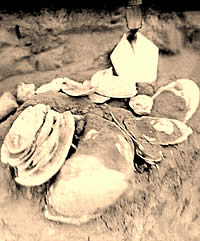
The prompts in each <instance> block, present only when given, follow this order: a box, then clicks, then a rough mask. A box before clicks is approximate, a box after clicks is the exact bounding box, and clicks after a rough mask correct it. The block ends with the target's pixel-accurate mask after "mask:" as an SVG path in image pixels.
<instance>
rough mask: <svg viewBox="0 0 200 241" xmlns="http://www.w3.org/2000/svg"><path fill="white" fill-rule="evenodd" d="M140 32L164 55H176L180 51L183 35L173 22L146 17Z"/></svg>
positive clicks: (155, 17)
mask: <svg viewBox="0 0 200 241" xmlns="http://www.w3.org/2000/svg"><path fill="white" fill-rule="evenodd" d="M140 31H141V33H143V34H144V35H145V36H146V37H147V38H149V39H150V40H151V41H153V42H154V43H155V44H156V45H157V46H158V48H159V49H160V50H161V51H163V52H164V53H169V54H177V53H179V52H180V51H181V49H182V46H183V35H182V33H181V31H179V30H178V29H177V27H176V23H175V22H174V21H173V20H170V19H169V20H168V21H166V20H164V19H159V18H158V17H157V16H153V17H148V16H147V18H146V21H145V22H144V24H143V27H142V28H141V30H140Z"/></svg>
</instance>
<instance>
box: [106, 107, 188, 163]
mask: <svg viewBox="0 0 200 241" xmlns="http://www.w3.org/2000/svg"><path fill="white" fill-rule="evenodd" d="M111 114H112V116H113V120H114V121H115V123H116V124H117V125H118V126H120V128H121V129H125V131H127V132H128V134H129V135H130V136H131V139H132V140H133V142H134V144H135V149H136V153H137V155H138V156H140V157H141V158H142V159H143V160H144V161H145V162H147V163H149V164H151V165H155V164H157V163H158V162H160V161H161V160H162V158H163V155H162V153H163V148H164V147H163V146H165V145H169V144H171V145H173V144H178V143H180V142H182V141H185V140H186V139H187V138H188V136H189V135H191V134H192V129H191V128H190V127H188V126H187V125H186V124H185V123H183V122H181V121H178V120H174V119H167V118H157V117H144V116H143V117H141V118H135V117H133V116H132V113H131V112H129V111H127V110H123V109H121V108H113V107H112V109H111Z"/></svg>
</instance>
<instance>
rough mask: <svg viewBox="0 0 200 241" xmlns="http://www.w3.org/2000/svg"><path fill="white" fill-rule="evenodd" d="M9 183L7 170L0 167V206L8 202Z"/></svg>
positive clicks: (9, 178) (9, 193) (9, 194)
mask: <svg viewBox="0 0 200 241" xmlns="http://www.w3.org/2000/svg"><path fill="white" fill-rule="evenodd" d="M11 182H12V180H11V177H10V175H9V172H8V170H7V169H6V168H4V167H3V166H2V165H0V193H1V195H0V204H1V203H3V202H5V201H8V199H9V197H10V196H11Z"/></svg>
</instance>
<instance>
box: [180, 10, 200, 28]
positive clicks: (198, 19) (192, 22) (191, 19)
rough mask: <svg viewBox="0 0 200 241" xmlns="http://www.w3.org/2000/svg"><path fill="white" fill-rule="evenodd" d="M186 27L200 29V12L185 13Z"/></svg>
mask: <svg viewBox="0 0 200 241" xmlns="http://www.w3.org/2000/svg"><path fill="white" fill-rule="evenodd" d="M183 17H184V20H185V25H186V27H191V28H195V29H200V11H186V12H183Z"/></svg>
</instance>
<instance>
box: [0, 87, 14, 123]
mask: <svg viewBox="0 0 200 241" xmlns="http://www.w3.org/2000/svg"><path fill="white" fill-rule="evenodd" d="M0 105H1V108H0V120H2V119H3V118H4V117H6V116H7V115H9V114H10V113H11V112H12V111H14V110H15V109H17V107H18V104H17V102H16V100H15V97H14V96H13V95H12V94H11V93H10V92H5V93H4V94H3V95H2V96H1V97H0Z"/></svg>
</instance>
